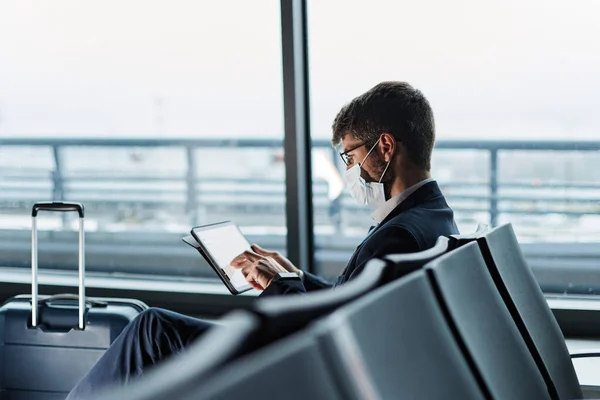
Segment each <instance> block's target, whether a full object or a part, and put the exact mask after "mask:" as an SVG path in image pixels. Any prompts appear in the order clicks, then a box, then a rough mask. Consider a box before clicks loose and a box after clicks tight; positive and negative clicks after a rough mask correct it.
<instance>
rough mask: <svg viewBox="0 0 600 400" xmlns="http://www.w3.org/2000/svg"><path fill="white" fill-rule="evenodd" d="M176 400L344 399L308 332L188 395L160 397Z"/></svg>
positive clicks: (222, 373)
mask: <svg viewBox="0 0 600 400" xmlns="http://www.w3.org/2000/svg"><path fill="white" fill-rule="evenodd" d="M153 399H154V398H153ZM156 399H157V400H158V398H156ZM174 399H181V400H238V399H247V400H254V399H256V400H263V399H286V400H306V399H316V400H318V399H323V400H329V399H331V400H337V399H340V400H341V399H343V397H342V394H341V392H340V391H339V389H338V386H337V384H336V382H335V381H334V379H333V376H332V375H331V371H330V369H329V368H328V366H327V362H326V359H325V357H324V354H323V353H322V351H321V349H320V348H319V343H318V338H317V336H316V334H315V333H314V331H311V330H307V331H303V332H298V333H297V334H295V335H291V336H289V337H287V338H285V339H282V340H280V341H278V342H276V343H273V344H271V345H269V346H267V347H264V348H262V349H260V350H258V351H257V352H255V353H252V354H249V355H247V356H245V357H242V358H239V359H237V360H235V361H234V362H232V363H231V364H229V365H227V366H226V367H225V368H223V369H222V370H221V371H219V372H218V373H217V374H215V375H213V376H211V377H210V379H205V380H199V381H197V382H196V385H195V387H190V388H188V390H187V393H186V394H185V395H184V396H180V397H161V398H160V400H174Z"/></svg>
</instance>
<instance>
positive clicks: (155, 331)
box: [67, 308, 214, 400]
mask: <svg viewBox="0 0 600 400" xmlns="http://www.w3.org/2000/svg"><path fill="white" fill-rule="evenodd" d="M213 325H214V324H213V323H211V322H208V321H203V320H201V319H197V318H192V317H188V316H186V315H182V314H178V313H176V312H173V311H169V310H164V309H161V308H149V309H147V310H145V311H143V312H142V313H140V314H139V315H138V316H137V317H136V318H135V319H134V320H132V321H131V322H130V323H129V324H128V325H127V326H126V327H125V329H123V331H122V332H121V333H120V334H119V336H118V337H117V338H116V339H115V341H114V342H113V343H112V344H111V346H110V347H109V348H108V350H106V352H105V353H104V354H103V355H102V357H100V359H99V360H98V362H97V363H96V364H95V365H94V367H92V369H91V370H90V371H89V372H88V373H87V374H86V375H85V376H84V377H83V379H82V380H81V381H79V383H77V385H75V387H74V388H73V389H72V390H71V392H70V393H69V395H68V396H67V400H79V399H88V398H90V397H92V396H93V395H97V394H98V392H100V391H102V390H105V389H106V388H107V387H111V386H117V385H125V384H127V383H128V382H129V381H130V380H132V379H135V378H136V377H138V376H140V375H142V374H143V373H144V371H145V370H147V369H148V368H151V367H152V366H154V365H156V364H157V363H159V362H160V361H162V360H165V359H167V358H168V357H169V356H172V355H174V354H177V353H179V352H181V351H183V350H184V349H185V348H186V347H187V346H189V345H190V344H191V343H192V342H193V341H194V340H196V339H197V338H198V337H200V336H201V335H202V334H203V333H204V332H206V331H207V330H208V329H209V328H210V327H211V326H213Z"/></svg>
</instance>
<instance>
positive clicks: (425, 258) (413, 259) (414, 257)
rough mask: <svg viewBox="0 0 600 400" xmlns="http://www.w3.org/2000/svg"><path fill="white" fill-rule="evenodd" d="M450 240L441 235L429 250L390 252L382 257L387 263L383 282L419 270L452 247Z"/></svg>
mask: <svg viewBox="0 0 600 400" xmlns="http://www.w3.org/2000/svg"><path fill="white" fill-rule="evenodd" d="M449 246H450V242H449V239H448V238H447V237H444V236H440V237H439V238H438V239H437V241H436V242H435V245H434V246H433V247H432V248H430V249H427V250H423V251H420V252H418V253H404V254H390V255H387V256H385V257H382V260H384V261H385V262H386V263H387V266H386V268H385V270H384V271H383V276H382V282H381V283H382V284H384V283H388V282H391V281H393V280H396V279H399V278H402V277H403V276H406V275H408V274H410V273H411V272H414V271H417V270H419V269H421V268H423V267H424V266H425V264H427V263H428V262H430V261H431V260H435V259H436V258H438V257H439V256H441V255H442V254H445V253H446V252H448V250H449V249H450V247H449Z"/></svg>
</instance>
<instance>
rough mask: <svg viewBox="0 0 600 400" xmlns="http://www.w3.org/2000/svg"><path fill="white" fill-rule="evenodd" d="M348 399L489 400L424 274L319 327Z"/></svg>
mask: <svg viewBox="0 0 600 400" xmlns="http://www.w3.org/2000/svg"><path fill="white" fill-rule="evenodd" d="M314 329H315V330H318V331H320V332H321V335H322V343H323V352H324V354H327V355H328V360H329V362H330V364H331V367H332V370H333V371H334V374H335V376H336V379H337V381H338V382H339V383H340V389H341V390H343V391H344V398H345V399H461V400H469V399H484V398H485V396H484V394H483V392H482V390H481V388H480V386H479V383H478V382H477V380H476V379H475V378H474V376H473V373H472V371H471V370H470V368H469V365H468V363H467V362H466V360H465V358H464V357H463V354H462V351H461V348H460V347H459V346H458V344H457V342H456V341H455V338H454V335H453V332H452V330H451V329H450V328H449V327H448V326H447V323H446V320H445V318H444V315H443V313H442V312H441V310H440V308H439V305H438V304H437V301H436V298H435V294H434V292H433V290H432V288H431V286H430V284H429V282H428V279H427V277H426V275H425V273H424V271H416V272H414V273H412V274H410V275H408V276H406V277H405V278H402V279H399V280H397V281H395V282H393V283H390V284H389V285H386V286H383V287H381V288H379V289H377V290H376V291H375V292H373V293H370V294H369V295H367V296H364V297H363V298H361V299H359V300H357V301H355V302H354V303H352V304H349V305H347V306H345V307H343V308H341V309H339V310H338V311H336V312H334V313H333V314H332V315H330V316H329V317H327V318H325V319H324V320H321V321H319V322H317V323H316V324H315V327H314Z"/></svg>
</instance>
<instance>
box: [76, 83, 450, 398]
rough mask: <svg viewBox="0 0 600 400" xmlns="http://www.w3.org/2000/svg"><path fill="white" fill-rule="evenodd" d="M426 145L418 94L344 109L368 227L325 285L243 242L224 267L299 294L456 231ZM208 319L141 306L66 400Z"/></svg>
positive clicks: (121, 379)
mask: <svg viewBox="0 0 600 400" xmlns="http://www.w3.org/2000/svg"><path fill="white" fill-rule="evenodd" d="M434 140H435V124H434V119H433V112H432V110H431V107H430V105H429V102H428V101H427V99H426V98H425V97H424V96H423V94H422V93H421V92H420V91H418V90H416V89H414V88H413V87H412V86H410V85H409V84H407V83H404V82H384V83H381V84H379V85H377V86H375V87H374V88H372V89H371V90H369V91H368V92H366V93H364V94H363V95H361V96H359V97H357V98H355V99H354V100H352V102H350V103H349V104H348V105H346V106H344V107H343V108H342V110H341V111H340V112H339V113H338V115H337V117H336V118H335V120H334V123H333V138H332V143H333V145H334V146H337V145H339V144H340V143H341V147H342V152H341V157H342V159H343V160H344V163H345V164H346V171H345V183H346V186H347V188H348V190H349V191H350V194H351V195H352V197H354V198H355V199H356V200H357V201H358V202H360V203H361V204H364V205H366V206H373V207H377V208H376V210H375V212H374V213H373V214H372V217H373V219H374V220H375V222H376V223H377V225H376V226H375V227H374V228H372V229H371V230H370V231H369V233H368V235H367V237H366V238H365V239H364V240H363V242H362V243H361V244H360V245H359V246H358V247H357V249H356V251H355V252H354V254H353V255H352V258H351V259H350V261H349V262H348V265H347V266H346V268H345V269H344V271H343V273H342V274H341V275H340V277H339V278H338V279H337V281H336V282H335V283H331V282H327V281H326V280H324V279H321V278H319V277H317V276H315V275H312V274H310V273H308V272H306V271H300V270H299V269H298V268H296V267H295V266H294V265H293V264H292V263H291V262H290V261H289V260H288V259H287V258H285V257H284V256H282V255H281V254H279V253H276V252H271V251H268V250H264V249H262V248H261V247H259V246H258V245H253V246H252V250H248V251H246V252H245V253H243V254H240V255H239V256H237V257H236V258H235V259H234V260H233V261H232V265H233V266H234V267H237V268H241V269H242V272H243V274H244V276H245V277H246V279H247V280H248V282H249V283H250V284H251V285H252V286H253V287H254V288H256V289H259V290H264V292H263V294H262V295H273V294H280V295H281V294H283V295H285V294H291V293H304V292H309V291H313V290H320V289H325V288H329V287H332V286H336V285H340V284H343V283H345V282H347V281H348V280H350V279H353V278H354V277H356V276H357V275H358V274H360V272H361V271H362V270H363V269H364V267H365V265H366V263H367V262H368V261H369V260H370V259H372V258H374V257H381V256H384V255H386V254H392V253H409V252H417V251H421V250H425V249H428V248H430V247H432V246H433V245H434V243H435V241H436V240H437V238H438V237H439V236H448V235H451V234H455V233H458V229H457V228H456V224H455V223H454V216H453V212H452V210H451V209H450V207H448V204H447V203H446V200H445V199H444V196H443V195H442V193H441V191H440V189H439V187H438V185H437V183H436V182H435V181H434V180H433V179H432V178H431V175H430V169H431V153H432V150H433V144H434ZM210 326H211V324H210V323H208V322H205V321H201V320H198V319H195V318H190V317H187V316H184V315H180V314H177V313H174V312H170V311H167V310H160V309H150V310H147V311H145V312H144V313H142V314H140V316H138V317H137V318H136V319H135V320H134V321H132V322H131V324H129V325H128V326H127V327H126V328H125V330H124V331H123V332H122V333H121V335H119V337H117V339H116V340H115V342H114V343H113V344H112V345H111V347H110V348H109V349H108V350H107V351H106V353H105V354H104V355H103V356H102V357H101V358H100V360H99V361H98V363H97V364H96V365H95V366H94V368H92V370H91V371H90V372H89V373H88V375H87V376H86V377H85V378H84V379H83V380H82V381H81V382H79V384H78V385H77V386H76V387H75V388H74V389H73V391H71V393H70V394H69V397H68V398H67V399H68V400H73V399H84V398H87V397H89V396H90V395H91V394H93V393H94V392H95V391H96V390H97V389H98V388H101V387H104V386H106V385H111V384H112V385H114V384H124V383H127V382H128V381H129V380H130V379H132V378H135V377H136V376H139V375H141V374H142V373H143V371H144V369H145V368H146V367H149V366H152V365H154V364H156V363H157V362H159V361H161V360H163V359H164V358H166V357H168V356H170V355H171V354H174V353H178V352H180V351H182V350H183V349H185V347H187V345H188V344H190V343H191V342H192V341H194V340H195V339H196V338H197V337H199V336H200V335H201V334H202V333H203V332H204V331H206V329H208V328H209V327H210Z"/></svg>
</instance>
